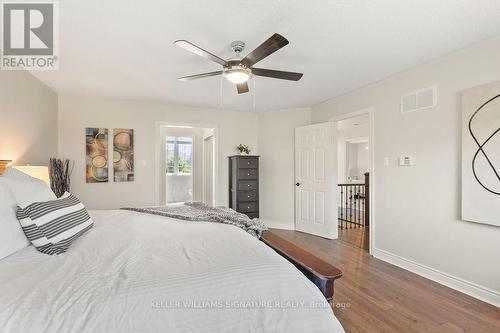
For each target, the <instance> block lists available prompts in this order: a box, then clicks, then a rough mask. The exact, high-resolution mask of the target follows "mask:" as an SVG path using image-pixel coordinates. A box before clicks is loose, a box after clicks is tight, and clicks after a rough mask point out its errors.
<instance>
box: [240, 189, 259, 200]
mask: <svg viewBox="0 0 500 333" xmlns="http://www.w3.org/2000/svg"><path fill="white" fill-rule="evenodd" d="M258 199H259V194H258V192H257V191H238V201H239V202H246V201H257V200H258Z"/></svg>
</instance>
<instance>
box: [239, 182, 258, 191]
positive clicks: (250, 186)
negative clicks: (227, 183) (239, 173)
mask: <svg viewBox="0 0 500 333" xmlns="http://www.w3.org/2000/svg"><path fill="white" fill-rule="evenodd" d="M257 185H258V184H257V181H256V180H242V181H239V182H238V190H239V191H241V190H247V191H250V190H256V189H257Z"/></svg>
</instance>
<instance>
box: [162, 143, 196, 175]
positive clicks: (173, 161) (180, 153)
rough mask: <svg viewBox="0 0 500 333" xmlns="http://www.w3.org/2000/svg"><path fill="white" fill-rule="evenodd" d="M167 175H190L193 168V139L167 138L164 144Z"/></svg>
mask: <svg viewBox="0 0 500 333" xmlns="http://www.w3.org/2000/svg"><path fill="white" fill-rule="evenodd" d="M165 152H166V154H165V155H166V159H167V161H166V162H167V174H191V170H192V168H193V138H192V137H187V136H179V137H175V136H167V141H166V143H165Z"/></svg>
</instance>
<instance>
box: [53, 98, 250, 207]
mask: <svg viewBox="0 0 500 333" xmlns="http://www.w3.org/2000/svg"><path fill="white" fill-rule="evenodd" d="M157 121H161V122H169V123H191V124H200V125H202V126H203V125H213V126H214V127H215V128H216V130H217V134H216V135H217V138H216V140H217V145H218V156H217V158H218V169H217V188H216V203H217V204H218V205H224V206H227V204H228V170H227V168H228V162H227V156H228V155H232V154H234V153H235V146H236V145H237V144H239V143H245V144H248V145H250V147H251V149H252V150H253V151H254V152H255V153H257V114H255V113H251V112H234V111H221V110H210V109H201V108H188V107H179V106H170V105H165V104H155V103H148V102H139V101H129V100H117V99H106V98H94V97H86V96H75V95H65V94H61V95H60V96H59V155H60V156H62V157H67V158H70V159H72V160H74V161H75V169H74V171H73V175H72V191H73V192H74V193H75V195H77V196H78V197H80V199H81V200H82V201H83V202H84V203H85V204H86V205H87V206H88V208H90V209H110V208H118V207H123V206H141V205H153V204H154V202H155V190H154V189H155V140H156V138H155V137H156V133H155V124H156V122H157ZM85 127H105V128H109V129H112V128H133V129H134V130H135V132H134V135H135V137H134V139H135V181H134V182H130V183H113V181H112V179H111V182H110V183H107V184H86V183H85V144H84V143H85V141H84V140H85V136H84V129H85Z"/></svg>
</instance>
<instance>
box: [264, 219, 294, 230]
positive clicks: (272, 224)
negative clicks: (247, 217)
mask: <svg viewBox="0 0 500 333" xmlns="http://www.w3.org/2000/svg"><path fill="white" fill-rule="evenodd" d="M260 220H261V221H262V222H263V223H264V224H265V225H266V226H267V227H269V228H274V229H282V230H295V223H292V224H290V222H286V221H276V220H267V219H262V218H261V219H260Z"/></svg>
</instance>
